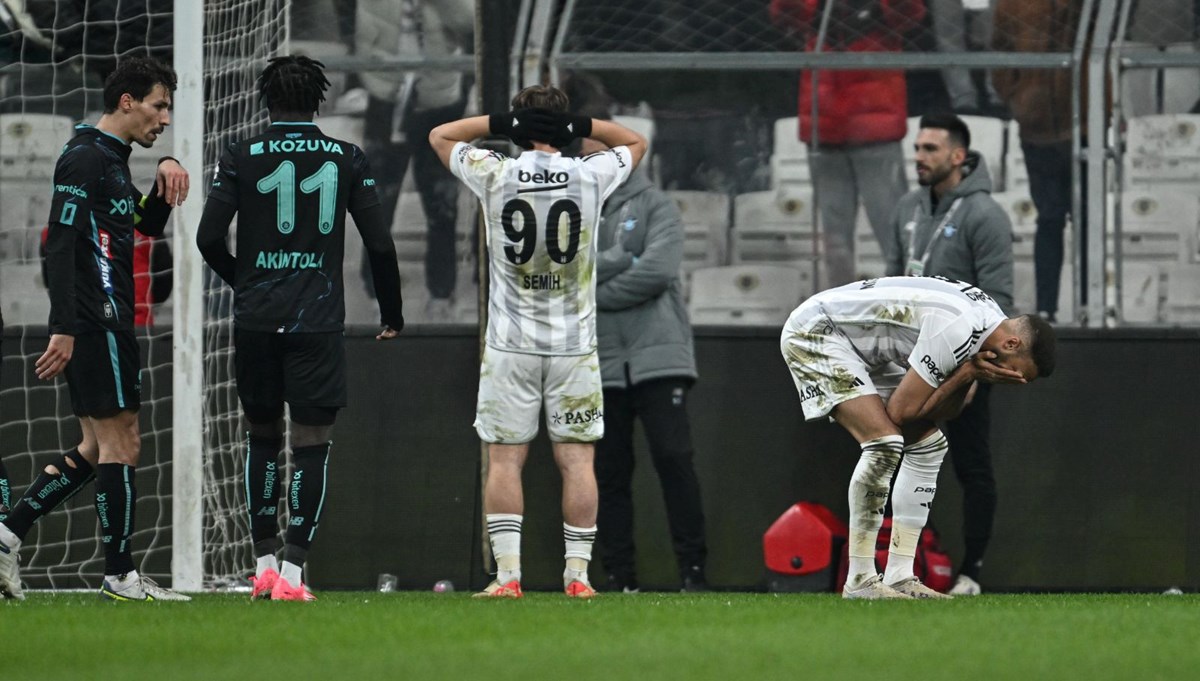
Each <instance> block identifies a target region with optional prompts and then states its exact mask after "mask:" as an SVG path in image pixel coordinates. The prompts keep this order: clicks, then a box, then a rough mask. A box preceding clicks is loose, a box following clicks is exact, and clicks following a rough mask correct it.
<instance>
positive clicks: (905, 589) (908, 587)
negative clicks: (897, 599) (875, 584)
mask: <svg viewBox="0 0 1200 681" xmlns="http://www.w3.org/2000/svg"><path fill="white" fill-rule="evenodd" d="M888 586H890V587H892V588H893V589H895V590H896V591H899V592H900V593H902V594H908V595H909V596H911V597H913V598H930V599H934V600H938V599H940V600H946V599H949V598H954V597H953V596H950V595H947V594H944V593H942V592H940V591H934V590H933V589H930V588H929V587H927V586H925V585H924V584H922V583H921V580H920V579H918V578H916V577H909V578H908V579H902V580H900V581H899V582H896V583H895V584H888Z"/></svg>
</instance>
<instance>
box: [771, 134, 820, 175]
mask: <svg viewBox="0 0 1200 681" xmlns="http://www.w3.org/2000/svg"><path fill="white" fill-rule="evenodd" d="M799 126H800V123H799V119H798V118H796V117H795V116H791V117H789V118H780V119H779V120H777V121H775V133H774V134H775V143H774V149H773V151H772V152H771V185H772V186H773V187H774V188H776V189H778V188H780V187H782V186H784V185H789V184H804V185H807V184H812V173H811V171H810V169H809V166H808V145H806V144H805V143H804V142H801V141H800V127H799Z"/></svg>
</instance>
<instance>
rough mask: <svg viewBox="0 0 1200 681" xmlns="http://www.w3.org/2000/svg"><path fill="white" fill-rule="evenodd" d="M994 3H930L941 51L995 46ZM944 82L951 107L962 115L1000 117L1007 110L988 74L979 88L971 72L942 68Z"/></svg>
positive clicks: (960, 0)
mask: <svg viewBox="0 0 1200 681" xmlns="http://www.w3.org/2000/svg"><path fill="white" fill-rule="evenodd" d="M994 4H995V0H929V14H930V16H931V18H932V19H933V35H934V37H935V39H936V41H937V48H938V50H939V51H941V52H949V53H956V52H957V53H961V52H965V51H967V50H968V49H973V50H977V49H979V50H981V49H988V47H989V46H990V45H991V43H992V39H991V32H992V9H993V6H994ZM942 80H943V81H944V82H945V84H946V94H947V95H948V96H949V97H950V106H951V107H953V108H954V110H955V111H957V112H959V113H964V114H977V113H982V114H996V113H997V112H999V111H1002V110H1003V108H1004V102H1003V101H1002V100H1001V99H1000V95H998V94H996V90H995V88H993V87H992V81H991V78H990V74H987V73H984V74H983V78H982V80H981V81H980V83H979V86H978V87H976V83H975V80H974V78H973V74H972V73H971V71H970V70H968V69H965V68H962V67H952V68H944V69H942Z"/></svg>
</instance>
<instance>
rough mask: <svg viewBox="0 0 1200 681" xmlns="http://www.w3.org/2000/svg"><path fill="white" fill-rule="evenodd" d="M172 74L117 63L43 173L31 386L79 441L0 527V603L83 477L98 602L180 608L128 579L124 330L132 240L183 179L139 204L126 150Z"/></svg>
mask: <svg viewBox="0 0 1200 681" xmlns="http://www.w3.org/2000/svg"><path fill="white" fill-rule="evenodd" d="M174 90H175V72H174V71H173V70H172V69H171V68H170V67H169V66H166V65H164V64H162V63H160V62H158V61H156V60H153V59H148V58H141V57H131V58H127V59H125V60H123V61H121V62H120V63H119V64H118V65H117V68H116V70H115V71H113V73H112V74H111V75H109V77H108V79H107V80H106V81H105V83H104V114H103V115H102V116H101V117H100V120H99V121H98V122H97V123H96V126H95V127H92V126H90V125H80V126H77V127H76V128H75V137H74V138H72V139H71V140H70V141H69V142H67V144H66V146H65V147H64V149H63V153H62V155H61V156H60V157H59V159H58V164H57V166H56V167H55V169H54V195H53V199H52V201H51V206H50V220H49V222H50V235H49V237H48V239H47V244H46V251H47V255H46V266H47V269H48V274H49V285H50V286H49V287H50V342H49V345H48V346H47V348H46V352H45V353H44V354H42V356H41V357H40V358H38V360H37V364H36V367H37V375H38V378H41V379H42V380H50V379H53V378H54V377H55V376H58V375H59V374H65V375H66V379H67V387H68V388H69V390H70V393H71V408H72V411H74V413H75V415H76V416H78V417H79V426H80V429H81V430H82V431H83V440H82V442H80V444H79V446H78V447H76V448H75V449H73V450H71V451H69V452H66V453H64V454H63V455H62V460H61V461H58V462H56V463H53V464H50V465H48V466H46V468H45V469H44V470H43V472H42V473H41V474H40V475H39V476H38V478H37V479H36V480H34V481H33V484H32V485H30V487H29V489H28V490H27V491H26V493H25V496H23V497H22V498H21V500H20V501H18V502H17V504H16V506H15V507H14V508H13V510H12V513H11V514H10V515H9V517H8V519H7V520H5V522H4V523H3V524H0V591H2V592H5V593H6V594H7V595H8V596H9V597H16V598H20V597H21V589H20V577H19V575H18V574H17V549H18V548H19V546H20V543H21V540H22V539H24V537H25V535H26V533H28V532H29V529H30V528H31V527H32V526H33V523H34V522H36V521H37V520H38V519H39V518H40V517H42V516H44V515H46V514H47V513H49V512H50V511H51V510H52V509H53V508H54V507H56V506H58V505H59V504H61V503H62V502H63V501H65V500H66V499H68V498H70V497H71V496H73V495H74V494H75V493H76V492H78V491H79V490H80V488H81V487H83V486H84V485H85V484H86V483H87V482H88V481H89V480H91V479H92V477H93V476H94V477H95V478H96V513H97V515H98V516H99V518H100V530H101V533H100V534H101V539H102V541H103V544H104V565H105V567H104V575H105V576H104V584H103V586H102V587H101V589H100V594H101V596H103V597H105V598H110V599H113V600H118V601H152V600H190V599H189V598H188V597H187V596H184V595H183V594H179V593H175V592H173V591H170V590H168V589H164V588H162V587H159V586H158V585H156V584H155V583H154V582H152V581H150V580H149V579H147V578H144V577H141V576H139V575H138V572H137V570H136V569H135V567H134V564H133V553H132V542H131V541H130V539H131V537H132V535H133V529H134V518H135V514H136V502H137V487H136V480H135V473H136V470H137V464H138V456H139V454H140V451H141V436H140V434H139V431H138V409H139V408H140V407H141V358H140V356H139V349H138V344H137V339H136V337H135V335H134V332H133V325H134V282H133V248H134V230H135V229H136V230H137V231H139V232H141V233H142V234H145V235H146V236H159V235H161V234H162V233H163V229H164V228H165V227H166V224H167V218H168V217H169V215H170V211H171V206H173V205H178V204H180V203H182V202H183V200H184V199H185V198H186V197H187V192H188V174H187V171H186V170H184V169H183V168H182V167H181V166H180V165H179V163H178V162H176V161H175V160H174V159H172V158H163V159H161V160H160V161H159V164H158V170H157V174H156V176H155V183H154V186H153V188H152V189H151V191H150V194H149V195H148V196H143V195H142V193H141V192H139V191H138V190H137V188H136V187H134V186H133V182H132V179H131V178H130V175H129V152H130V143H132V142H137V143H138V144H140V145H141V146H143V147H150V146H152V145H153V144H154V142H155V140H156V139H158V135H159V134H161V133H162V131H163V129H165V128H166V127H167V126H168V125H170V123H171V112H170V110H171V97H172V93H173V92H174Z"/></svg>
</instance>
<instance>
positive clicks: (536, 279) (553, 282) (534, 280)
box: [521, 274, 562, 291]
mask: <svg viewBox="0 0 1200 681" xmlns="http://www.w3.org/2000/svg"><path fill="white" fill-rule="evenodd" d="M521 287H522V288H525V289H528V290H530V291H551V290H557V289H560V288H562V275H561V274H526V275H525V276H523V277H521Z"/></svg>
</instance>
